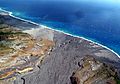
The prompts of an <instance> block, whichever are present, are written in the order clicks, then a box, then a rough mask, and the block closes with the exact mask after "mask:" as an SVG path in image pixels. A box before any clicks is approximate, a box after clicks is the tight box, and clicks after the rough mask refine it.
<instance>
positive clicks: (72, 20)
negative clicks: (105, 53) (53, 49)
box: [0, 0, 120, 55]
mask: <svg viewBox="0 0 120 84" xmlns="http://www.w3.org/2000/svg"><path fill="white" fill-rule="evenodd" d="M96 1H97V0H96ZM96 1H92V0H86V1H85V0H63V1H62V0H53V1H51V0H0V7H1V8H3V9H5V10H7V11H11V12H13V15H15V16H17V17H20V18H24V19H27V20H31V21H34V22H36V23H39V24H43V25H46V26H48V27H51V28H53V29H57V30H61V31H64V32H67V33H70V34H73V35H77V36H82V37H85V38H87V39H90V40H93V41H95V42H98V43H100V44H102V45H104V46H107V47H108V48H110V49H112V50H114V51H115V52H117V53H118V54H119V55H120V3H119V4H118V3H110V2H109V0H106V1H103V2H102V1H101V2H99V0H98V2H96ZM116 1H117V0H116Z"/></svg>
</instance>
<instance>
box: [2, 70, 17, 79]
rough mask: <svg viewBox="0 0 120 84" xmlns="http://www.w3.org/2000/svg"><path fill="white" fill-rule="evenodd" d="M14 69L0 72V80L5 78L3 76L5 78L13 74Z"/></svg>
mask: <svg viewBox="0 0 120 84" xmlns="http://www.w3.org/2000/svg"><path fill="white" fill-rule="evenodd" d="M15 71H16V70H12V71H9V72H6V73H3V74H0V80H2V79H5V78H7V77H8V76H10V75H12V74H14V72H15Z"/></svg>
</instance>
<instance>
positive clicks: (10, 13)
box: [0, 8, 120, 58]
mask: <svg viewBox="0 0 120 84" xmlns="http://www.w3.org/2000/svg"><path fill="white" fill-rule="evenodd" d="M0 10H1V11H3V12H7V13H8V15H9V16H11V17H13V18H16V19H19V20H22V21H25V22H29V23H31V24H34V25H37V26H38V28H39V27H43V28H46V29H50V30H53V31H57V32H61V33H64V34H66V35H70V36H72V37H77V38H81V39H84V40H86V41H89V42H92V43H94V44H97V45H99V46H101V47H103V48H106V49H108V50H110V51H111V52H112V53H114V54H115V55H116V56H117V57H119V58H120V55H119V54H117V53H116V52H115V51H114V50H112V49H110V48H109V47H107V46H104V45H102V44H100V43H97V42H95V41H92V40H90V39H87V38H85V37H82V36H77V35H72V34H69V33H66V32H64V31H61V30H56V29H53V28H50V27H47V26H45V25H42V24H38V23H35V22H33V21H30V20H25V19H22V18H19V17H16V16H14V15H13V13H12V12H10V11H6V10H4V9H2V8H0Z"/></svg>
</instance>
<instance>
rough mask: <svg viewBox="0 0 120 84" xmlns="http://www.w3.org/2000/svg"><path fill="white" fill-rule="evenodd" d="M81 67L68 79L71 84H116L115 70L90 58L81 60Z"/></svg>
mask: <svg viewBox="0 0 120 84" xmlns="http://www.w3.org/2000/svg"><path fill="white" fill-rule="evenodd" d="M81 67H82V68H80V69H78V70H77V71H75V72H73V74H72V76H71V77H70V79H71V83H72V84H117V80H118V76H117V70H116V69H115V68H114V67H112V66H110V65H107V64H105V63H102V62H100V61H98V60H96V59H95V58H94V57H92V56H86V57H85V58H83V63H82V64H81Z"/></svg>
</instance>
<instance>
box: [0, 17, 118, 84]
mask: <svg viewBox="0 0 120 84" xmlns="http://www.w3.org/2000/svg"><path fill="white" fill-rule="evenodd" d="M8 17H9V19H6V18H8ZM1 19H2V21H1V23H0V84H120V82H119V78H120V73H119V70H120V66H119V65H120V60H119V58H118V57H117V56H116V55H115V54H114V53H113V52H111V51H110V50H108V49H106V48H103V47H102V46H100V45H98V44H95V43H93V42H90V41H87V40H84V39H83V38H78V37H73V36H70V35H67V34H64V33H61V32H58V31H54V30H51V29H48V28H47V27H45V26H36V25H34V24H32V23H27V22H24V21H23V22H22V21H21V20H18V19H16V18H12V17H10V16H9V15H0V20H1ZM16 20H17V21H16ZM14 21H16V22H14ZM23 23H25V24H23ZM30 25H32V26H30ZM29 26H30V28H28V27H29ZM31 28H34V29H31Z"/></svg>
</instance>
